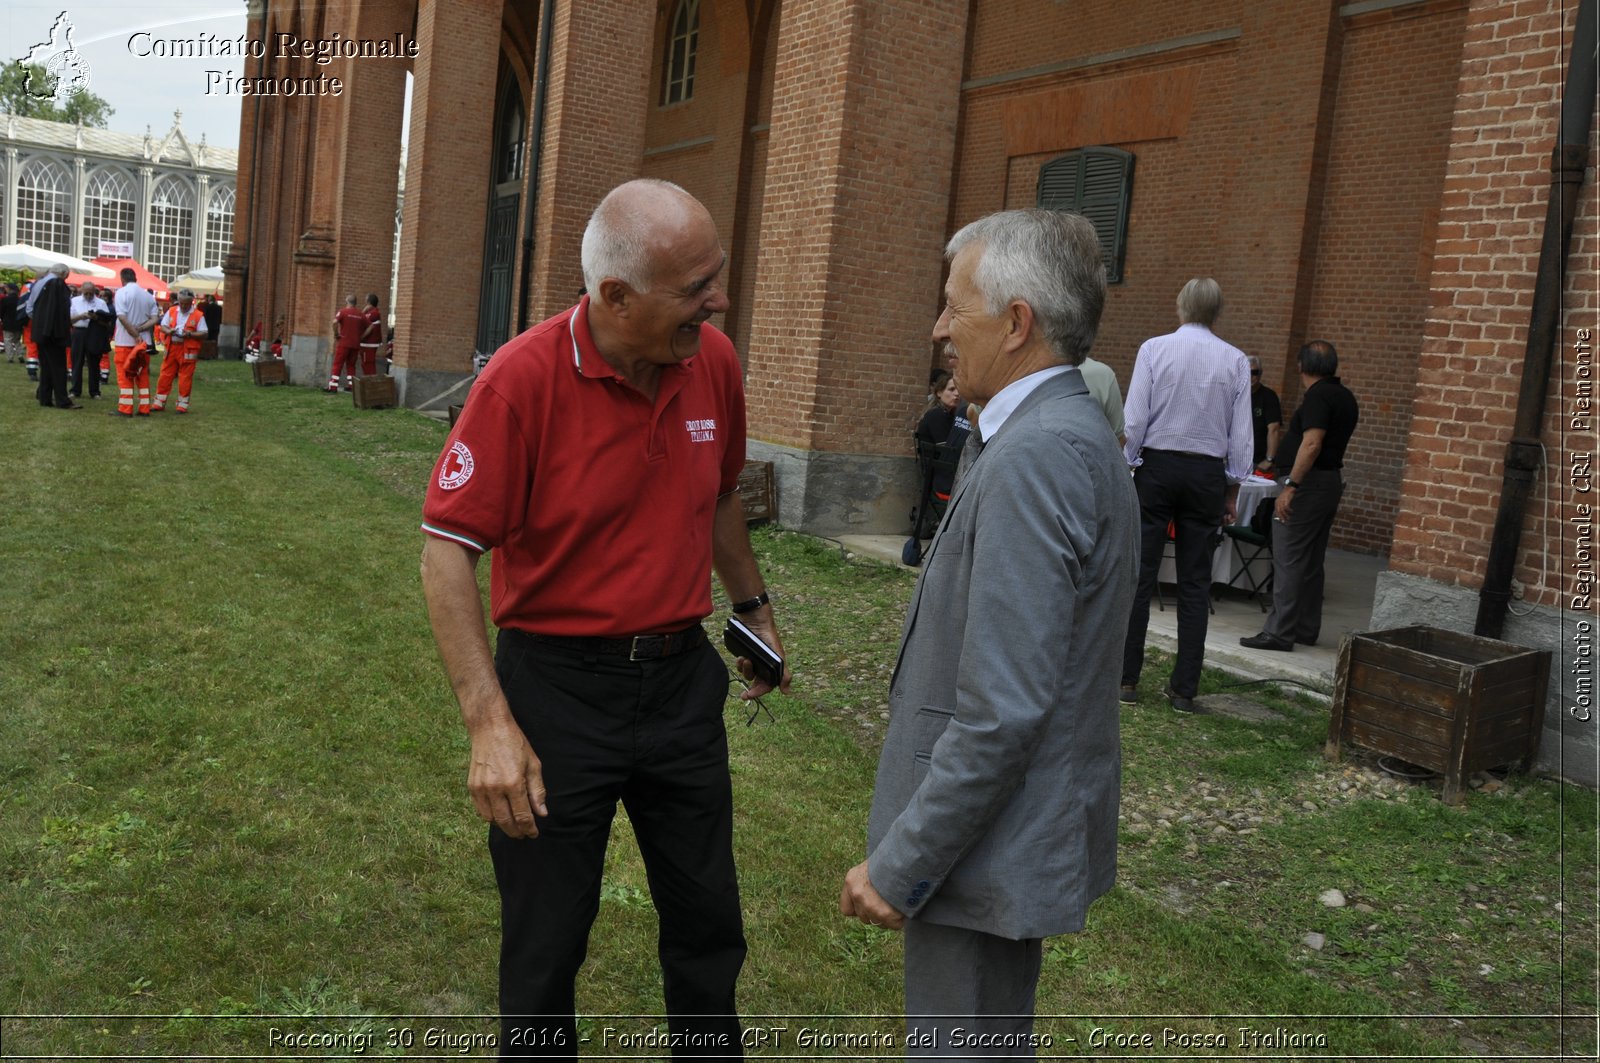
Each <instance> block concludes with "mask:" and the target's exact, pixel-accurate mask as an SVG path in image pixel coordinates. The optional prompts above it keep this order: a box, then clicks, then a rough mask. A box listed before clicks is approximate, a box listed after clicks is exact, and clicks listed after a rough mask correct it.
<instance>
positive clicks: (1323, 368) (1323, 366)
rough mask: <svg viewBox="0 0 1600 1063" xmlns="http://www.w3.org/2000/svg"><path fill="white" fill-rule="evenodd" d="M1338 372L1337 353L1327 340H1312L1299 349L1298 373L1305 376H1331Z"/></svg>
mask: <svg viewBox="0 0 1600 1063" xmlns="http://www.w3.org/2000/svg"><path fill="white" fill-rule="evenodd" d="M1338 371H1339V352H1338V351H1336V350H1334V349H1333V344H1331V343H1329V342H1328V341H1327V340H1312V341H1311V342H1310V343H1308V344H1306V345H1305V346H1304V347H1302V348H1300V372H1302V373H1304V374H1305V375H1306V376H1333V375H1334V374H1335V373H1337V372H1338Z"/></svg>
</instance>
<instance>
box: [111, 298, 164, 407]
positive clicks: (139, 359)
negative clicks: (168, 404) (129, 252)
mask: <svg viewBox="0 0 1600 1063" xmlns="http://www.w3.org/2000/svg"><path fill="white" fill-rule="evenodd" d="M121 276H122V287H120V288H118V289H117V294H116V296H115V297H114V298H113V299H112V300H111V308H112V311H113V312H114V313H115V314H116V316H117V327H116V330H115V331H114V332H113V333H112V336H111V349H112V351H113V352H114V353H115V354H116V366H117V388H118V395H117V409H116V413H117V414H118V415H120V416H122V417H132V416H133V415H134V413H135V411H137V412H138V413H139V414H140V415H141V416H145V415H148V414H149V413H150V348H151V346H152V344H153V337H152V336H151V333H150V330H151V328H152V327H154V326H155V324H156V322H158V321H160V320H161V311H160V309H159V308H158V307H157V306H156V297H155V296H153V295H151V294H150V293H149V292H147V291H145V290H144V289H143V288H141V287H139V275H138V274H137V273H135V272H133V270H131V269H124V270H123V271H122V274H121Z"/></svg>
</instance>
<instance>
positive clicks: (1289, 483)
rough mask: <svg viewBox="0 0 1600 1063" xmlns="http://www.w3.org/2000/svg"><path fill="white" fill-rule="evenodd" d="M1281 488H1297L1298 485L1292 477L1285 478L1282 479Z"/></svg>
mask: <svg viewBox="0 0 1600 1063" xmlns="http://www.w3.org/2000/svg"><path fill="white" fill-rule="evenodd" d="M1283 486H1285V487H1299V486H1300V485H1299V484H1297V483H1295V482H1294V477H1292V476H1285V477H1284V478H1283Z"/></svg>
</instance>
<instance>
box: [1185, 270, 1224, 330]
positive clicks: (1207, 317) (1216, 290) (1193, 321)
mask: <svg viewBox="0 0 1600 1063" xmlns="http://www.w3.org/2000/svg"><path fill="white" fill-rule="evenodd" d="M1220 313H1222V287H1221V286H1220V285H1219V284H1217V282H1216V281H1214V280H1212V279H1211V278H1210V277H1194V278H1192V279H1191V280H1190V281H1189V283H1188V284H1185V285H1184V286H1183V290H1182V291H1180V292H1178V320H1179V321H1182V322H1183V323H1184V324H1186V325H1204V326H1205V327H1206V328H1210V327H1211V326H1212V325H1214V324H1216V321H1217V315H1218V314H1220Z"/></svg>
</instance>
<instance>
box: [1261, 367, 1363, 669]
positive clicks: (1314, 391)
mask: <svg viewBox="0 0 1600 1063" xmlns="http://www.w3.org/2000/svg"><path fill="white" fill-rule="evenodd" d="M1338 371H1339V354H1338V352H1337V351H1335V350H1334V349H1333V344H1331V343H1329V342H1327V341H1326V340H1313V341H1312V342H1310V343H1308V344H1306V345H1305V346H1304V347H1302V348H1300V382H1301V384H1303V385H1304V387H1305V395H1304V397H1303V398H1301V400H1300V408H1299V409H1298V410H1296V411H1295V414H1294V417H1293V418H1291V419H1290V421H1289V434H1288V435H1286V436H1285V437H1284V439H1283V445H1282V446H1281V447H1280V448H1279V449H1278V455H1277V458H1276V464H1277V466H1278V467H1279V468H1280V469H1283V468H1287V469H1289V470H1290V472H1289V477H1288V479H1287V480H1285V481H1284V488H1283V493H1282V494H1280V495H1279V496H1278V502H1277V506H1276V512H1275V514H1274V517H1273V525H1272V612H1271V613H1269V614H1268V615H1267V622H1266V625H1265V626H1264V627H1263V628H1262V630H1261V633H1260V634H1259V635H1252V636H1250V637H1249V638H1243V639H1240V640H1239V645H1241V646H1248V647H1250V648H1251V649H1255V650H1292V649H1294V644H1295V643H1297V642H1298V643H1300V644H1301V645H1304V646H1315V645H1316V644H1317V636H1318V635H1319V634H1320V633H1321V631H1322V582H1323V567H1322V562H1323V558H1324V556H1325V555H1326V554H1327V552H1328V532H1329V531H1330V530H1331V529H1332V528H1333V518H1334V517H1335V516H1336V515H1337V514H1338V512H1339V496H1340V495H1342V494H1343V493H1344V476H1343V475H1342V473H1341V472H1340V470H1341V469H1343V468H1344V450H1345V447H1346V446H1347V445H1348V444H1349V442H1350V436H1351V434H1352V433H1353V432H1355V430H1356V421H1357V420H1358V419H1359V417H1360V408H1359V407H1358V406H1357V404H1356V397H1355V396H1354V395H1352V394H1350V390H1349V389H1348V388H1346V387H1345V386H1344V385H1343V384H1341V383H1339V378H1338V377H1337V376H1335V375H1334V374H1335V373H1337V372H1338Z"/></svg>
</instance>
